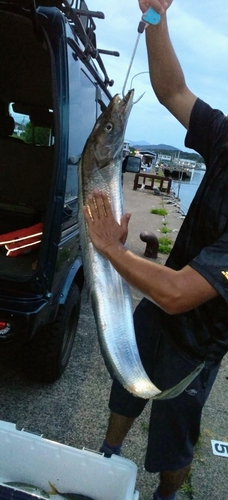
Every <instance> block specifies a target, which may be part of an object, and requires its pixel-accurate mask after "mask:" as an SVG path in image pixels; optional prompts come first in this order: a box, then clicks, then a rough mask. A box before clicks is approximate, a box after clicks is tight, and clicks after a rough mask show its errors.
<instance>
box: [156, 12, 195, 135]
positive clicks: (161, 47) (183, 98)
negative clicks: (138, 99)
mask: <svg viewBox="0 0 228 500" xmlns="http://www.w3.org/2000/svg"><path fill="white" fill-rule="evenodd" d="M146 44H147V52H148V63H149V70H150V79H151V84H152V87H153V89H154V92H155V94H156V96H157V98H158V100H159V101H160V102H161V104H163V105H164V106H165V107H166V108H167V109H169V111H170V112H171V113H172V114H173V115H174V116H175V117H176V118H177V119H178V120H179V121H180V122H181V123H182V125H184V127H186V128H187V129H188V127H189V120H190V115H191V110H192V107H193V105H194V102H195V101H196V96H195V95H194V94H193V93H192V92H191V91H190V90H189V89H188V87H187V85H186V81H185V77H184V74H183V71H182V68H181V65H180V63H179V60H178V58H177V56H176V53H175V51H174V49H173V46H172V43H171V40H170V37H169V31H168V26H167V17H166V13H164V14H162V16H161V21H160V23H159V24H157V25H156V26H152V25H149V26H148V27H147V28H146Z"/></svg>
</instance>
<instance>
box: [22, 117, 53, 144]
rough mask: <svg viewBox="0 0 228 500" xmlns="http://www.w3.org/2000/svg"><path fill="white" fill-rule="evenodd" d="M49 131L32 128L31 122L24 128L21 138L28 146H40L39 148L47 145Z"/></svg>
mask: <svg viewBox="0 0 228 500" xmlns="http://www.w3.org/2000/svg"><path fill="white" fill-rule="evenodd" d="M49 135H50V129H49V128H44V127H34V126H33V125H32V123H31V122H28V123H27V124H26V126H25V131H24V132H23V134H21V138H22V139H23V140H24V141H25V142H27V143H28V144H40V146H48V145H49Z"/></svg>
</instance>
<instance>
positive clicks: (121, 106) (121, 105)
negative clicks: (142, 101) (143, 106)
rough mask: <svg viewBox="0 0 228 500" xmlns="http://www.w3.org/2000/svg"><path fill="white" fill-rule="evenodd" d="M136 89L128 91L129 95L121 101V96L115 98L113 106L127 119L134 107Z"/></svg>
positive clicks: (117, 95)
mask: <svg viewBox="0 0 228 500" xmlns="http://www.w3.org/2000/svg"><path fill="white" fill-rule="evenodd" d="M134 92H135V91H134V89H131V90H129V91H128V93H127V94H126V95H125V96H124V97H123V98H122V99H121V97H120V96H119V94H116V95H115V96H114V97H113V101H112V105H113V107H115V108H117V109H118V111H119V113H120V114H121V115H124V117H125V119H127V118H128V116H129V114H130V112H131V109H132V106H133V97H134Z"/></svg>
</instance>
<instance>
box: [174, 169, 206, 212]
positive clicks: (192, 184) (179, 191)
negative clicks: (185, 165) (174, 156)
mask: <svg viewBox="0 0 228 500" xmlns="http://www.w3.org/2000/svg"><path fill="white" fill-rule="evenodd" d="M204 174H205V171H202V170H195V171H194V172H193V174H192V177H191V179H190V180H185V181H179V180H173V181H172V191H173V192H174V193H175V197H176V198H179V199H180V210H181V213H182V214H183V215H186V213H187V211H188V209H189V207H190V204H191V202H192V200H193V198H194V196H195V193H196V191H197V189H198V187H199V185H200V183H201V181H202V179H203V176H204Z"/></svg>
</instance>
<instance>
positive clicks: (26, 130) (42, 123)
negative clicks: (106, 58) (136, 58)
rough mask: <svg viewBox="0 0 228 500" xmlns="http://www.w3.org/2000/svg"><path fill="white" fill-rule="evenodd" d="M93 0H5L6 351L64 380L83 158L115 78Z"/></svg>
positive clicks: (1, 340)
mask: <svg viewBox="0 0 228 500" xmlns="http://www.w3.org/2000/svg"><path fill="white" fill-rule="evenodd" d="M95 17H100V18H104V15H103V14H102V13H101V12H93V11H89V10H88V7H87V5H86V3H85V1H84V0H75V1H67V0H65V1H58V0H56V1H51V0H50V1H48V0H43V1H37V0H6V1H2V0H0V34H1V36H0V353H1V345H3V344H6V343H9V342H20V343H21V342H22V343H23V349H22V351H23V358H24V369H25V371H26V374H27V376H29V377H31V378H32V379H34V380H38V381H43V382H53V381H55V380H56V379H57V378H58V377H59V376H60V375H61V373H62V372H63V371H64V369H65V367H66V365H67V363H68V360H69V357H70V353H71V349H72V345H73V341H74V336H75V332H76V329H77V323H78V318H79V312H80V295H81V290H82V287H83V268H82V262H81V256H80V247H79V232H78V175H77V166H78V162H79V159H80V156H81V153H82V150H83V146H84V144H85V142H86V139H87V137H88V135H89V134H90V132H91V130H92V128H93V126H94V123H95V121H96V119H97V117H98V115H99V114H100V113H101V111H102V110H103V109H104V107H105V105H107V104H108V102H109V101H110V99H111V94H110V92H109V90H108V88H109V87H110V86H111V85H112V83H113V81H110V80H109V78H108V76H107V73H106V71H105V67H104V64H103V62H102V59H101V55H100V54H101V53H106V54H110V55H119V54H118V53H116V52H109V51H105V50H99V49H98V48H97V46H96V35H95V28H96V25H95V22H94V18H95Z"/></svg>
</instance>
